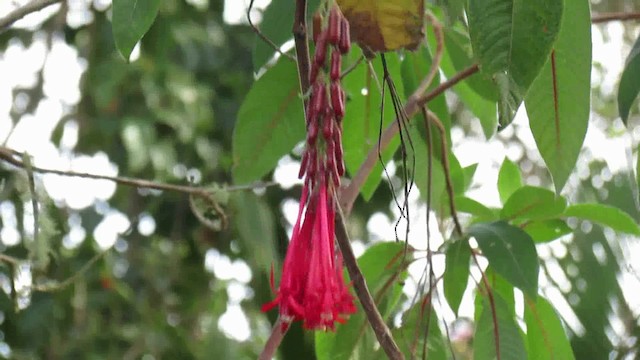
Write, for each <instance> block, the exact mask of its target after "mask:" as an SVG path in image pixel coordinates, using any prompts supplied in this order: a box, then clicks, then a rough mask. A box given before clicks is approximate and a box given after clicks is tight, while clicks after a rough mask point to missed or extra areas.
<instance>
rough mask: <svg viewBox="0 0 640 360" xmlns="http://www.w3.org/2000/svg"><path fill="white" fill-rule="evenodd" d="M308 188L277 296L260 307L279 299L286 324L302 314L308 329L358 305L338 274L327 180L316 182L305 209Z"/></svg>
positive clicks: (340, 318) (330, 324)
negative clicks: (317, 183)
mask: <svg viewBox="0 0 640 360" xmlns="http://www.w3.org/2000/svg"><path fill="white" fill-rule="evenodd" d="M308 191H309V188H308V186H307V185H305V186H304V189H303V193H302V197H301V199H300V200H301V201H300V209H299V211H298V220H297V222H296V224H295V226H294V228H293V235H292V237H291V242H290V243H289V249H288V251H287V255H286V257H285V261H284V268H283V270H282V279H281V280H280V287H279V289H278V291H277V296H276V298H275V300H273V301H272V302H270V303H268V304H265V305H264V306H263V308H262V310H263V311H268V310H270V309H272V308H273V307H275V306H276V305H280V315H281V316H282V319H283V321H284V323H285V324H287V323H290V322H292V321H296V320H301V321H303V325H304V327H305V328H306V329H312V330H319V329H322V330H326V329H331V330H333V329H335V323H336V322H341V323H342V322H344V321H345V320H346V316H347V315H349V314H352V313H354V312H355V310H356V308H355V306H354V304H353V297H352V296H351V294H349V290H348V287H347V285H346V284H345V282H344V278H343V276H342V257H341V255H340V252H339V251H335V242H334V240H335V238H334V236H335V235H334V234H335V233H334V219H335V210H334V208H333V204H330V201H329V199H328V196H327V186H326V184H324V182H322V183H321V184H320V186H319V189H317V191H316V192H314V194H312V196H311V201H309V203H308V204H306V210H307V211H306V212H304V209H305V203H306V200H307V197H308V195H307V194H308ZM303 215H304V220H302V218H303ZM301 222H302V226H300V223H301Z"/></svg>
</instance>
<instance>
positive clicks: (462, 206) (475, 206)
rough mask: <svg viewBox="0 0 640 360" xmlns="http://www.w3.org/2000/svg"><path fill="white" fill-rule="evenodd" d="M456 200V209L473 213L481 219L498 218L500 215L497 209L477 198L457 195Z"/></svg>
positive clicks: (460, 211)
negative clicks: (489, 206) (492, 208)
mask: <svg viewBox="0 0 640 360" xmlns="http://www.w3.org/2000/svg"><path fill="white" fill-rule="evenodd" d="M455 200H456V201H455V204H456V211H457V212H459V213H467V214H471V215H473V216H475V217H476V219H477V220H479V221H492V220H498V215H497V214H496V212H495V211H493V210H491V209H490V208H488V207H486V206H485V205H484V204H482V203H480V202H478V201H476V200H473V199H471V198H468V197H466V196H456V198H455Z"/></svg>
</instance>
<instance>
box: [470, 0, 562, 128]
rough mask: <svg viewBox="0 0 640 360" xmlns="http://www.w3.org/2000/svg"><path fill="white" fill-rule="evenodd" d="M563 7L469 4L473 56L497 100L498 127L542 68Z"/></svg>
mask: <svg viewBox="0 0 640 360" xmlns="http://www.w3.org/2000/svg"><path fill="white" fill-rule="evenodd" d="M562 6H563V2H562V1H557V0H538V1H529V0H470V1H469V5H468V11H467V16H468V19H469V33H470V37H471V44H472V47H473V52H474V54H475V56H476V58H477V59H478V61H479V62H480V67H481V68H482V69H483V71H484V72H486V73H487V74H491V75H492V76H493V78H494V80H495V82H496V84H497V85H498V91H499V94H500V100H499V106H498V113H499V122H500V126H501V127H505V126H507V125H508V124H509V123H511V121H512V120H513V118H514V116H515V113H516V110H517V109H518V107H519V106H520V104H521V103H522V100H523V99H524V96H525V95H526V93H527V90H528V89H529V86H531V83H532V82H533V80H534V79H535V78H536V76H537V75H538V73H539V72H540V70H541V69H542V66H543V65H544V63H545V61H546V60H547V57H548V55H549V52H550V51H551V46H552V45H553V42H554V41H555V39H556V36H557V34H558V30H559V29H560V20H561V17H562Z"/></svg>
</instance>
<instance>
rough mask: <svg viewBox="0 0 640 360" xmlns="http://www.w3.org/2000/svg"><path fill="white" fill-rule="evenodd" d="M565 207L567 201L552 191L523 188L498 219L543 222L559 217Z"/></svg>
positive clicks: (510, 198)
mask: <svg viewBox="0 0 640 360" xmlns="http://www.w3.org/2000/svg"><path fill="white" fill-rule="evenodd" d="M566 207H567V200H566V199H565V198H564V197H562V196H556V194H555V193H554V192H553V191H550V190H547V189H543V188H539V187H535V186H523V187H521V188H519V189H518V190H516V191H515V192H514V193H513V194H511V196H510V197H509V199H508V200H507V202H506V203H505V204H504V207H503V208H502V211H501V212H500V218H502V219H504V220H507V221H511V220H515V219H518V220H526V221H528V220H544V219H551V218H555V217H558V216H560V215H561V214H562V213H563V212H564V209H565V208H566Z"/></svg>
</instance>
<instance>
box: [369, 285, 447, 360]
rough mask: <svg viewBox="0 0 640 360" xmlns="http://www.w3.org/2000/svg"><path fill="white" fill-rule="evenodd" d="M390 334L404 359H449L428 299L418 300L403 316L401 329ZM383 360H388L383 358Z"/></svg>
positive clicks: (435, 315)
mask: <svg viewBox="0 0 640 360" xmlns="http://www.w3.org/2000/svg"><path fill="white" fill-rule="evenodd" d="M425 296H427V295H425ZM427 331H428V332H427ZM391 332H392V335H393V338H394V340H395V341H396V343H397V344H398V347H400V350H402V352H403V353H404V355H405V358H406V359H415V358H418V359H429V360H446V359H448V358H449V357H448V356H447V355H448V353H449V349H448V347H447V343H446V339H445V338H444V337H443V336H442V332H441V331H440V328H439V326H438V314H437V313H436V311H435V309H434V308H433V306H432V305H431V304H430V303H429V299H426V298H422V299H418V302H417V303H416V304H414V305H413V306H412V307H411V308H409V310H407V311H406V312H405V313H404V314H403V316H402V327H400V328H397V329H393V330H392V331H391ZM425 341H426V344H425ZM425 345H426V346H425ZM380 352H382V351H380ZM380 359H382V357H381V358H380ZM384 359H388V358H387V357H384Z"/></svg>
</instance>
